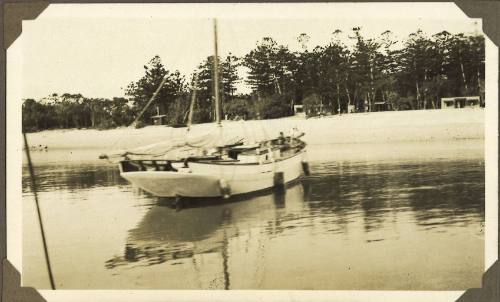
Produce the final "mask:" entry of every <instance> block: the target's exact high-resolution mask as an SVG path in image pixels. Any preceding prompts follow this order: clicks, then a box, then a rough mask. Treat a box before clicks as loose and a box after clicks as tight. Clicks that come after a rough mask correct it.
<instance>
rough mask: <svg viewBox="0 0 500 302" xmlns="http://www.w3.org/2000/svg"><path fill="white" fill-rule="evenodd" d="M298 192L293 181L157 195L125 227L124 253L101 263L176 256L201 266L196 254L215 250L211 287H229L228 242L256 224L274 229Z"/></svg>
mask: <svg viewBox="0 0 500 302" xmlns="http://www.w3.org/2000/svg"><path fill="white" fill-rule="evenodd" d="M303 194H304V187H303V185H302V184H301V183H300V182H293V183H290V184H289V185H288V186H287V187H286V188H284V189H273V190H266V191H262V192H259V193H252V194H247V195H243V196H235V197H232V198H230V199H229V200H226V199H223V198H217V199H186V200H183V201H182V205H179V204H176V203H175V201H174V200H173V199H166V198H159V199H158V201H157V203H156V204H155V205H153V206H152V207H151V209H150V210H148V211H147V212H146V214H145V215H144V217H143V219H142V220H141V221H140V222H139V223H138V225H137V227H136V228H134V229H131V230H130V231H129V236H128V240H127V243H126V246H125V250H124V253H123V255H119V256H115V257H114V258H112V259H109V260H108V261H106V264H105V266H106V268H108V269H116V268H120V267H127V266H132V265H133V266H134V267H135V266H152V265H158V264H162V263H167V264H168V263H170V264H171V265H177V264H182V262H180V260H183V259H184V260H185V259H191V260H192V261H193V264H194V265H195V266H197V268H196V269H197V270H202V268H201V267H200V265H201V264H197V263H196V260H195V258H196V255H198V256H199V255H204V254H206V255H208V254H212V253H215V254H218V256H219V257H220V258H221V259H220V260H221V261H220V262H221V263H220V266H221V270H222V272H221V274H217V273H216V274H215V279H221V280H219V281H220V284H219V285H218V286H215V287H217V288H224V289H229V288H230V278H229V269H228V257H229V252H228V245H229V241H230V240H231V239H234V238H236V237H239V238H240V239H241V238H244V237H245V236H244V234H243V233H245V232H248V231H250V233H252V234H253V233H254V232H252V230H254V229H256V228H257V229H260V230H261V229H262V228H263V229H265V230H266V232H270V231H271V232H272V233H274V232H273V230H274V231H276V232H279V229H280V223H279V221H282V220H283V217H280V212H279V211H276V209H284V208H285V207H286V206H287V204H286V203H287V202H289V203H292V204H295V205H301V204H302V201H303ZM285 200H286V202H285ZM255 223H257V224H261V225H256V224H255ZM247 235H248V234H247ZM253 235H254V236H255V234H253ZM254 239H255V238H254ZM262 239H264V238H260V239H258V240H257V241H254V242H252V240H246V244H247V246H246V247H245V248H246V249H247V250H248V249H249V248H250V247H249V246H248V245H250V244H254V245H255V244H256V243H259V244H260V245H261V247H263V246H262V243H263V242H262ZM211 270H212V269H211ZM218 275H220V276H218ZM212 281H214V280H212ZM215 281H217V280H215Z"/></svg>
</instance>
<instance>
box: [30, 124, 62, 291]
mask: <svg viewBox="0 0 500 302" xmlns="http://www.w3.org/2000/svg"><path fill="white" fill-rule="evenodd" d="M23 138H24V148H25V150H26V157H27V159H28V168H29V171H30V181H31V191H32V192H33V196H34V197H35V204H36V211H37V213H38V222H39V224H40V232H41V234H42V242H43V251H44V253H45V262H46V264H47V271H48V273H49V280H50V287H51V288H52V289H56V286H55V283H54V277H53V275H52V269H51V268H50V259H49V251H48V249H47V242H46V239H45V231H44V229H43V222H42V214H41V212H40V205H39V204H38V194H37V188H36V181H35V171H34V169H33V164H32V163H31V157H30V150H29V147H28V140H27V139H26V133H24V132H23Z"/></svg>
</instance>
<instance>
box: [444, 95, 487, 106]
mask: <svg viewBox="0 0 500 302" xmlns="http://www.w3.org/2000/svg"><path fill="white" fill-rule="evenodd" d="M480 106H481V98H480V97H479V96H464V97H450V98H441V109H455V108H479V107H480Z"/></svg>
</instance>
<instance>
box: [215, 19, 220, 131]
mask: <svg viewBox="0 0 500 302" xmlns="http://www.w3.org/2000/svg"><path fill="white" fill-rule="evenodd" d="M213 69H214V96H215V121H216V122H217V125H218V126H220V125H221V117H220V113H221V112H220V107H221V104H220V96H219V55H218V49H217V19H215V18H214V68H213Z"/></svg>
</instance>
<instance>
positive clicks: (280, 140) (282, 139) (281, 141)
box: [278, 132, 285, 145]
mask: <svg viewBox="0 0 500 302" xmlns="http://www.w3.org/2000/svg"><path fill="white" fill-rule="evenodd" d="M283 144H285V135H284V134H283V132H280V135H279V136H278V145H283Z"/></svg>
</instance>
